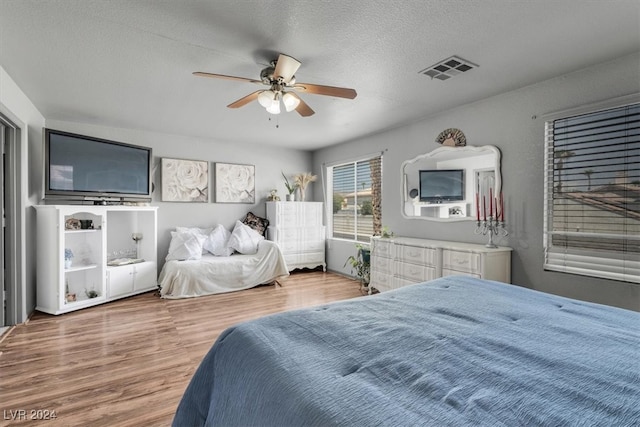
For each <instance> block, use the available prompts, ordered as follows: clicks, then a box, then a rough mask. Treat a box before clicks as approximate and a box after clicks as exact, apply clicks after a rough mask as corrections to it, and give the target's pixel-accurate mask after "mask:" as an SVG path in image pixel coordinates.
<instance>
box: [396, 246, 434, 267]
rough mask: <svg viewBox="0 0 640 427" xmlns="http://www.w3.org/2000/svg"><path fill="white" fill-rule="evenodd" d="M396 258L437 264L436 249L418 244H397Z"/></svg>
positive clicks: (411, 261)
mask: <svg viewBox="0 0 640 427" xmlns="http://www.w3.org/2000/svg"><path fill="white" fill-rule="evenodd" d="M396 258H398V259H399V260H401V261H403V262H410V263H414V264H421V265H429V266H434V265H435V264H436V251H435V249H431V248H420V247H417V246H396Z"/></svg>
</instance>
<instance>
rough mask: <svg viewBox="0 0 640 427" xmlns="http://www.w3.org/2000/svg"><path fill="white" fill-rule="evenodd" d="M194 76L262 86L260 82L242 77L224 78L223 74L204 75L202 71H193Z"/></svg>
mask: <svg viewBox="0 0 640 427" xmlns="http://www.w3.org/2000/svg"><path fill="white" fill-rule="evenodd" d="M193 75H194V76H198V77H211V78H214V79H225V80H235V81H239V82H247V83H261V84H262V80H253V79H247V78H244V77H235V76H225V75H224V74H213V73H204V72H202V71H195V72H194V73H193Z"/></svg>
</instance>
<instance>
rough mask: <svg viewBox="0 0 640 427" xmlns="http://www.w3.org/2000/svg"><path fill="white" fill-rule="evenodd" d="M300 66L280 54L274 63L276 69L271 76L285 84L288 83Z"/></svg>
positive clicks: (298, 62) (288, 57)
mask: <svg viewBox="0 0 640 427" xmlns="http://www.w3.org/2000/svg"><path fill="white" fill-rule="evenodd" d="M300 65H302V64H301V63H300V61H298V60H297V59H295V58H292V57H291V56H289V55H285V54H284V53H281V54H280V56H279V57H278V61H277V62H276V69H275V71H274V72H273V76H274V77H275V78H278V77H282V79H283V80H284V82H285V83H289V81H290V80H291V77H293V75H294V74H295V73H296V71H298V68H300Z"/></svg>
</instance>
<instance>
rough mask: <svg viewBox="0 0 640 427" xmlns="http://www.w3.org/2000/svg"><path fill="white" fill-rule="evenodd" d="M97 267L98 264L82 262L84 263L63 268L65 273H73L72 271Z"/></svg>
mask: <svg viewBox="0 0 640 427" xmlns="http://www.w3.org/2000/svg"><path fill="white" fill-rule="evenodd" d="M94 268H98V264H84V265H72V266H71V267H69V268H65V269H64V272H65V273H73V272H74V271H82V270H91V269H94Z"/></svg>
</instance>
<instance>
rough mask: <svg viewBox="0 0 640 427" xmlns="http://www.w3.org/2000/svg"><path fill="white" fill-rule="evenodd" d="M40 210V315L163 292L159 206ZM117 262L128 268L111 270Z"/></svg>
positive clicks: (38, 269) (65, 311)
mask: <svg viewBox="0 0 640 427" xmlns="http://www.w3.org/2000/svg"><path fill="white" fill-rule="evenodd" d="M35 208H36V211H37V243H38V249H37V286H36V289H37V295H36V301H37V305H36V309H37V310H39V311H42V312H45V313H49V314H62V313H67V312H70V311H74V310H78V309H81V308H86V307H91V306H94V305H98V304H102V303H105V302H109V301H113V300H115V299H118V298H123V297H127V296H130V295H135V294H138V293H142V292H147V291H151V290H154V289H156V288H157V279H158V267H157V266H158V263H157V236H156V229H157V207H148V206H84V205H39V206H35ZM80 221H84V222H85V224H84V225H85V228H81V229H78V228H77V227H78V224H79V223H80ZM88 221H90V223H88ZM86 227H89V228H86ZM134 237H135V239H134ZM66 250H70V252H72V253H73V258H72V260H71V265H65V252H66ZM114 259H118V260H119V262H117V263H116V264H122V265H110V264H113V262H112V261H113V260H114ZM127 259H128V261H127Z"/></svg>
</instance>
